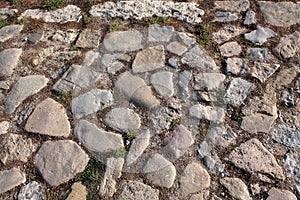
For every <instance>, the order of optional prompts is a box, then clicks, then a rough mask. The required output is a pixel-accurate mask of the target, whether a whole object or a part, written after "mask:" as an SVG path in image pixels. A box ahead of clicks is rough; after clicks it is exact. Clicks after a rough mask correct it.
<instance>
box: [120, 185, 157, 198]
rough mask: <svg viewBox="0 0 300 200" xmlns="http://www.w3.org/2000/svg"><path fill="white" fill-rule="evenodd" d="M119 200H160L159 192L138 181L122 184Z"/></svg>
mask: <svg viewBox="0 0 300 200" xmlns="http://www.w3.org/2000/svg"><path fill="white" fill-rule="evenodd" d="M117 199H118V200H127V199H128V200H136V199H139V200H148V199H151V200H159V191H158V190H157V189H154V188H152V187H150V186H149V185H146V184H143V183H141V182H138V181H126V182H123V183H122V188H121V193H120V195H119V196H118V198H117Z"/></svg>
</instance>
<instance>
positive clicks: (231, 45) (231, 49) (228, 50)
mask: <svg viewBox="0 0 300 200" xmlns="http://www.w3.org/2000/svg"><path fill="white" fill-rule="evenodd" d="M219 50H220V52H221V55H222V56H225V57H231V56H238V55H239V54H240V53H241V51H242V47H241V46H240V45H239V44H238V43H237V42H227V43H225V44H223V45H222V46H220V48H219Z"/></svg>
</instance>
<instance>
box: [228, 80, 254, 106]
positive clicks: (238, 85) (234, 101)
mask: <svg viewBox="0 0 300 200" xmlns="http://www.w3.org/2000/svg"><path fill="white" fill-rule="evenodd" d="M254 87H255V85H254V84H253V83H250V82H248V81H246V80H244V79H241V78H233V79H232V80H231V81H230V85H229V87H228V88H227V90H226V93H225V95H224V102H225V103H227V104H230V105H232V106H235V107H238V106H240V105H241V104H243V101H244V100H245V99H246V97H247V96H248V95H249V94H250V92H251V91H252V90H253V89H254Z"/></svg>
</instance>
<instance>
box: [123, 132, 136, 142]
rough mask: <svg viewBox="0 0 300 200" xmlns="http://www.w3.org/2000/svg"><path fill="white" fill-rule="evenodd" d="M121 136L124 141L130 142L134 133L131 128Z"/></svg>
mask: <svg viewBox="0 0 300 200" xmlns="http://www.w3.org/2000/svg"><path fill="white" fill-rule="evenodd" d="M123 137H124V139H125V141H128V142H130V143H131V142H132V140H134V139H135V138H136V133H135V131H133V130H129V131H127V132H126V133H125V134H124V135H123Z"/></svg>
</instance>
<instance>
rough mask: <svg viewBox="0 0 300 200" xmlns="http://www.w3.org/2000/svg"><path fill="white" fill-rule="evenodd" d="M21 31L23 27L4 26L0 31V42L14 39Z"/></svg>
mask: <svg viewBox="0 0 300 200" xmlns="http://www.w3.org/2000/svg"><path fill="white" fill-rule="evenodd" d="M22 30H23V25H10V26H4V27H3V28H1V29H0V42H4V41H6V40H8V39H10V38H13V37H16V36H18V35H19V34H20V32H21V31H22Z"/></svg>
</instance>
